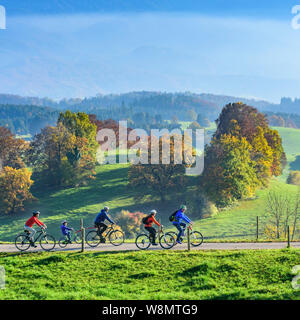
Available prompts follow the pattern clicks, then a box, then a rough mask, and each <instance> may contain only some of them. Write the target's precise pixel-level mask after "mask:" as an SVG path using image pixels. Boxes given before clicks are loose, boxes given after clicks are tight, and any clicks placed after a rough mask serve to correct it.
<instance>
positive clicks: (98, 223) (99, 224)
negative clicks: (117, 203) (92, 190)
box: [94, 206, 115, 243]
mask: <svg viewBox="0 0 300 320" xmlns="http://www.w3.org/2000/svg"><path fill="white" fill-rule="evenodd" d="M108 211H109V208H108V207H106V206H105V207H104V208H103V209H102V210H101V211H100V213H99V214H98V215H97V217H96V219H95V222H94V223H95V227H96V228H97V229H98V234H99V237H100V239H101V242H102V243H103V242H105V239H104V238H103V236H102V234H103V232H104V231H105V230H106V229H107V225H106V224H105V223H104V221H105V220H108V221H109V222H110V223H111V224H115V223H114V222H113V220H111V219H110V218H109V216H108V215H107V213H108Z"/></svg>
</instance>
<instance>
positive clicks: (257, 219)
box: [256, 216, 259, 241]
mask: <svg viewBox="0 0 300 320" xmlns="http://www.w3.org/2000/svg"><path fill="white" fill-rule="evenodd" d="M258 233H259V218H258V216H257V217H256V241H258Z"/></svg>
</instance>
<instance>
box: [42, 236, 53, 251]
mask: <svg viewBox="0 0 300 320" xmlns="http://www.w3.org/2000/svg"><path fill="white" fill-rule="evenodd" d="M40 245H41V247H42V249H43V250H45V251H51V250H53V249H54V248H55V245H56V240H55V238H54V237H53V236H51V235H50V234H44V235H42V237H41V240H40Z"/></svg>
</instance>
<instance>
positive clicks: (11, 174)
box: [0, 167, 34, 213]
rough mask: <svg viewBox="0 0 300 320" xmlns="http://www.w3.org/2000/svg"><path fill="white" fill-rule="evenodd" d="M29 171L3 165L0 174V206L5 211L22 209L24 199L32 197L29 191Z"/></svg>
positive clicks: (30, 183) (30, 181)
mask: <svg viewBox="0 0 300 320" xmlns="http://www.w3.org/2000/svg"><path fill="white" fill-rule="evenodd" d="M32 184H33V181H32V180H31V172H30V171H29V170H28V169H26V168H22V169H14V168H11V167H4V168H3V170H2V172H1V174H0V206H1V211H3V212H5V213H15V212H16V211H17V210H20V209H23V207H24V203H25V202H26V201H31V200H33V199H34V197H33V196H32V194H31V193H30V187H31V185H32Z"/></svg>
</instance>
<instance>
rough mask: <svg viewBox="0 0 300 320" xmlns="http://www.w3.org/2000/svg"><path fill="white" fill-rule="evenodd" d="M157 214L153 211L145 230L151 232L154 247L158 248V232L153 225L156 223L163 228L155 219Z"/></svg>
mask: <svg viewBox="0 0 300 320" xmlns="http://www.w3.org/2000/svg"><path fill="white" fill-rule="evenodd" d="M156 213H157V211H156V210H151V212H150V215H149V216H148V218H147V221H146V223H145V229H146V230H147V231H148V232H149V237H150V240H151V242H152V245H153V246H157V243H155V237H156V230H155V228H153V227H152V223H155V224H156V225H157V226H159V227H160V226H161V225H160V223H159V222H157V221H156V219H155V215H156Z"/></svg>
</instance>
